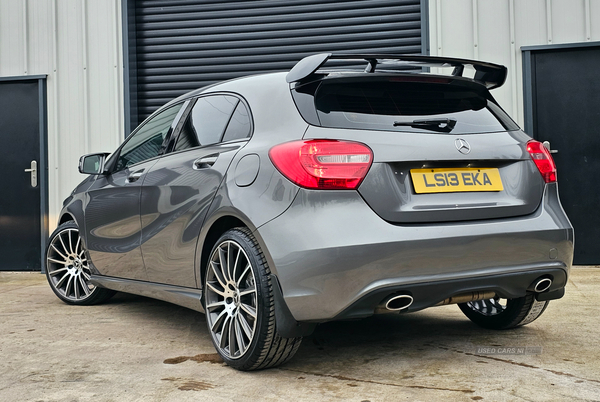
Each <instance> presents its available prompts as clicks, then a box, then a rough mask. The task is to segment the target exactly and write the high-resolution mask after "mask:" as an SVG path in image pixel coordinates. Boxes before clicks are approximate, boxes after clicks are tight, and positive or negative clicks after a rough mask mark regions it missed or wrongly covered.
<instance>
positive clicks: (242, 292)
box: [240, 286, 256, 297]
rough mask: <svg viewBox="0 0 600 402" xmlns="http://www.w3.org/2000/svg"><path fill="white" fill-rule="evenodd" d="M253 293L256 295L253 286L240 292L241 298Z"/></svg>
mask: <svg viewBox="0 0 600 402" xmlns="http://www.w3.org/2000/svg"><path fill="white" fill-rule="evenodd" d="M252 293H256V288H255V287H254V286H252V287H251V288H248V289H244V290H241V291H240V297H243V296H246V295H249V294H252Z"/></svg>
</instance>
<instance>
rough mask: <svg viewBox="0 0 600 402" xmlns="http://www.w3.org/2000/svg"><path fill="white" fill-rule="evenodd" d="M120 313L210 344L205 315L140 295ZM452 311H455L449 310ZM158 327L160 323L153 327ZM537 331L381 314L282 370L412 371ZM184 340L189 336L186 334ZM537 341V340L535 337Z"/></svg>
mask: <svg viewBox="0 0 600 402" xmlns="http://www.w3.org/2000/svg"><path fill="white" fill-rule="evenodd" d="M106 305H108V306H111V308H118V309H119V310H120V312H121V313H122V314H127V313H128V312H129V313H132V314H134V315H135V316H136V318H137V319H139V318H140V317H142V318H143V319H144V321H148V322H149V325H152V322H155V323H158V322H160V323H162V325H165V324H166V323H168V326H169V327H170V328H178V327H181V329H182V330H184V329H185V330H187V329H189V326H190V323H192V322H193V323H195V324H194V330H195V334H193V335H192V336H193V337H194V338H197V340H198V342H201V343H203V344H206V343H207V342H208V343H210V335H209V333H208V330H207V328H206V324H205V322H206V320H205V318H204V314H202V313H198V312H195V311H193V310H190V309H187V308H184V307H179V306H176V305H173V304H170V303H166V302H162V301H159V300H154V299H150V298H146V297H142V296H135V295H129V294H123V293H118V294H117V295H116V296H115V297H114V298H113V299H111V300H110V301H109V302H107V303H106ZM453 309H456V310H453ZM156 325H157V326H158V324H156ZM534 333H535V330H533V329H531V328H527V327H523V328H517V329H515V330H511V331H492V330H485V329H482V328H479V327H477V326H476V325H475V324H473V323H471V322H470V321H469V320H468V319H467V318H466V317H464V316H463V315H462V313H460V312H458V307H457V306H445V307H441V308H435V309H428V310H426V311H421V312H415V313H408V314H381V315H375V316H372V317H368V318H364V319H359V320H349V321H335V322H328V323H324V324H321V325H319V326H317V328H316V330H315V332H314V333H313V334H312V335H310V336H307V337H305V338H304V340H303V343H302V345H301V346H300V349H299V350H298V353H297V354H296V357H295V358H294V359H292V361H290V362H289V363H288V364H286V365H285V366H283V368H287V369H291V370H303V369H306V368H310V370H311V371H315V370H316V371H319V370H331V369H332V368H335V369H338V370H340V371H341V370H345V369H348V368H350V367H352V366H355V365H365V364H369V363H372V362H375V361H379V363H383V364H390V363H394V362H399V361H401V362H402V366H406V367H407V368H410V367H412V368H415V367H418V366H422V365H427V361H428V360H432V361H433V360H437V359H439V357H440V355H443V356H445V357H446V358H447V357H448V356H455V357H458V355H459V354H463V355H471V354H473V353H474V349H475V348H476V347H477V346H486V347H487V346H490V347H501V346H506V345H507V344H511V345H512V343H515V342H516V343H519V342H521V343H523V342H525V343H527V339H528V338H530V335H531V334H534ZM186 336H190V334H189V333H188V332H187V331H186ZM534 338H535V336H534Z"/></svg>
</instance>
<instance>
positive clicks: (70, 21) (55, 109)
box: [0, 0, 123, 230]
mask: <svg viewBox="0 0 600 402" xmlns="http://www.w3.org/2000/svg"><path fill="white" fill-rule="evenodd" d="M120 21H121V2H120V0H0V77H10V76H24V75H37V74H47V75H48V79H47V85H48V86H47V93H48V99H47V102H48V168H49V186H48V188H49V212H50V216H49V223H50V230H53V229H54V227H55V225H56V221H57V219H58V213H59V212H60V209H61V207H62V201H63V199H65V198H66V197H67V196H68V195H69V193H70V192H71V190H72V189H73V188H74V187H75V186H76V185H77V183H79V182H80V181H81V180H82V179H84V176H83V175H81V174H79V172H78V171H77V162H78V160H79V156H81V155H83V154H86V153H92V152H103V151H106V152H111V151H113V150H114V149H115V148H116V147H117V146H118V144H119V143H120V142H121V141H122V139H123V95H122V94H123V88H122V86H123V62H122V48H121V37H122V36H121V23H120Z"/></svg>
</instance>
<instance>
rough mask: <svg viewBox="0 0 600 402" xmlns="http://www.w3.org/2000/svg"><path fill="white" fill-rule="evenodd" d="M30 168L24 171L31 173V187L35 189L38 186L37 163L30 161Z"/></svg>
mask: <svg viewBox="0 0 600 402" xmlns="http://www.w3.org/2000/svg"><path fill="white" fill-rule="evenodd" d="M30 166H31V168H30V169H25V171H26V172H29V173H31V187H37V185H38V177H37V161H31V165H30Z"/></svg>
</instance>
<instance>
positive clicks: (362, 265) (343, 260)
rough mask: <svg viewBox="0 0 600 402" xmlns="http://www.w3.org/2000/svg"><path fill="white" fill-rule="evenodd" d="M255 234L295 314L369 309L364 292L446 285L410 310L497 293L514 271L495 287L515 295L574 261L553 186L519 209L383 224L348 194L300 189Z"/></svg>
mask: <svg viewBox="0 0 600 402" xmlns="http://www.w3.org/2000/svg"><path fill="white" fill-rule="evenodd" d="M256 234H257V238H258V239H259V242H261V243H262V246H263V250H265V255H266V257H267V260H268V262H269V265H270V266H271V269H272V271H273V273H274V274H275V275H277V277H278V279H279V282H280V284H281V288H282V293H283V298H284V300H285V303H286V304H287V307H288V308H289V311H290V312H291V314H292V315H293V317H294V318H295V320H297V321H315V322H323V321H328V320H333V319H338V318H350V317H362V316H367V315H370V314H373V310H374V307H372V305H373V303H374V302H373V301H372V300H371V299H373V300H375V299H377V298H378V297H379V296H381V298H382V299H383V298H384V297H385V296H387V295H389V294H391V293H394V292H397V291H400V290H403V291H404V290H406V291H411V289H417V288H419V289H420V288H423V289H425V288H428V289H436V288H435V286H433V285H434V284H444V286H443V291H441V290H438V291H439V296H435V294H436V291H431V290H428V291H427V292H428V294H431V295H433V296H428V297H427V298H424V299H423V300H422V301H419V300H417V298H415V302H414V303H413V306H411V308H409V311H411V310H412V311H414V310H419V309H421V308H425V307H429V306H431V305H434V304H436V303H437V302H439V301H441V300H443V299H445V298H447V297H451V296H453V295H456V294H460V293H462V292H464V291H467V290H484V289H490V290H491V289H497V290H498V289H499V288H498V286H499V284H498V281H499V279H498V278H500V277H503V275H509V276H510V275H514V277H515V278H516V277H519V278H521V279H519V280H517V281H516V282H514V281H512V282H511V281H510V280H509V281H508V285H503V286H501V288H502V289H499V291H500V292H505V294H506V295H507V297H508V296H511V297H519V296H520V295H524V294H525V292H526V288H527V286H529V285H530V283H526V282H527V281H528V280H529V277H530V276H534V277H533V278H532V279H531V281H533V280H534V279H535V278H537V276H535V275H538V276H541V275H543V274H551V275H556V276H557V277H559V276H561V275H559V274H558V273H559V272H563V273H564V283H566V280H567V277H568V273H569V269H570V267H571V262H572V258H573V229H572V227H571V224H570V223H569V220H568V219H567V217H566V215H565V214H564V211H563V209H562V207H561V206H560V202H559V200H558V190H557V187H556V185H555V184H551V185H547V186H546V189H545V192H544V197H543V202H542V203H541V204H540V207H539V208H538V209H537V210H536V211H535V212H534V213H533V214H530V215H527V216H522V217H515V218H504V219H496V220H486V221H471V222H461V223H444V224H410V225H392V224H389V223H387V222H385V221H384V220H382V219H381V218H380V217H379V216H377V215H376V214H375V213H374V212H373V211H372V210H371V208H369V206H368V205H367V204H366V203H365V202H364V200H363V199H362V198H361V197H360V195H358V193H357V192H354V191H347V192H346V191H314V190H300V192H299V193H298V196H297V197H296V199H295V200H294V202H293V203H292V205H291V206H290V208H289V209H288V210H287V211H286V212H285V213H283V214H282V215H280V216H279V217H278V218H276V219H274V220H272V221H270V222H268V223H266V224H265V225H263V226H261V227H260V228H258V230H257V233H256ZM513 282H514V284H512V285H510V284H511V283H513ZM469 283H471V284H473V285H468V284H469ZM559 283H561V282H560V281H559V282H557V283H556V285H555V286H553V288H552V289H551V290H554V289H555V288H556V286H559ZM425 285H429V286H425ZM509 285H510V286H509ZM562 286H564V284H563V285H562ZM494 287H496V288H494ZM467 288H468V289H467ZM374 295H375V296H374ZM365 300H368V302H365V303H362V302H361V301H365ZM378 302H380V300H377V303H378ZM361 303H362V304H361ZM353 306H354V307H353Z"/></svg>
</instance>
